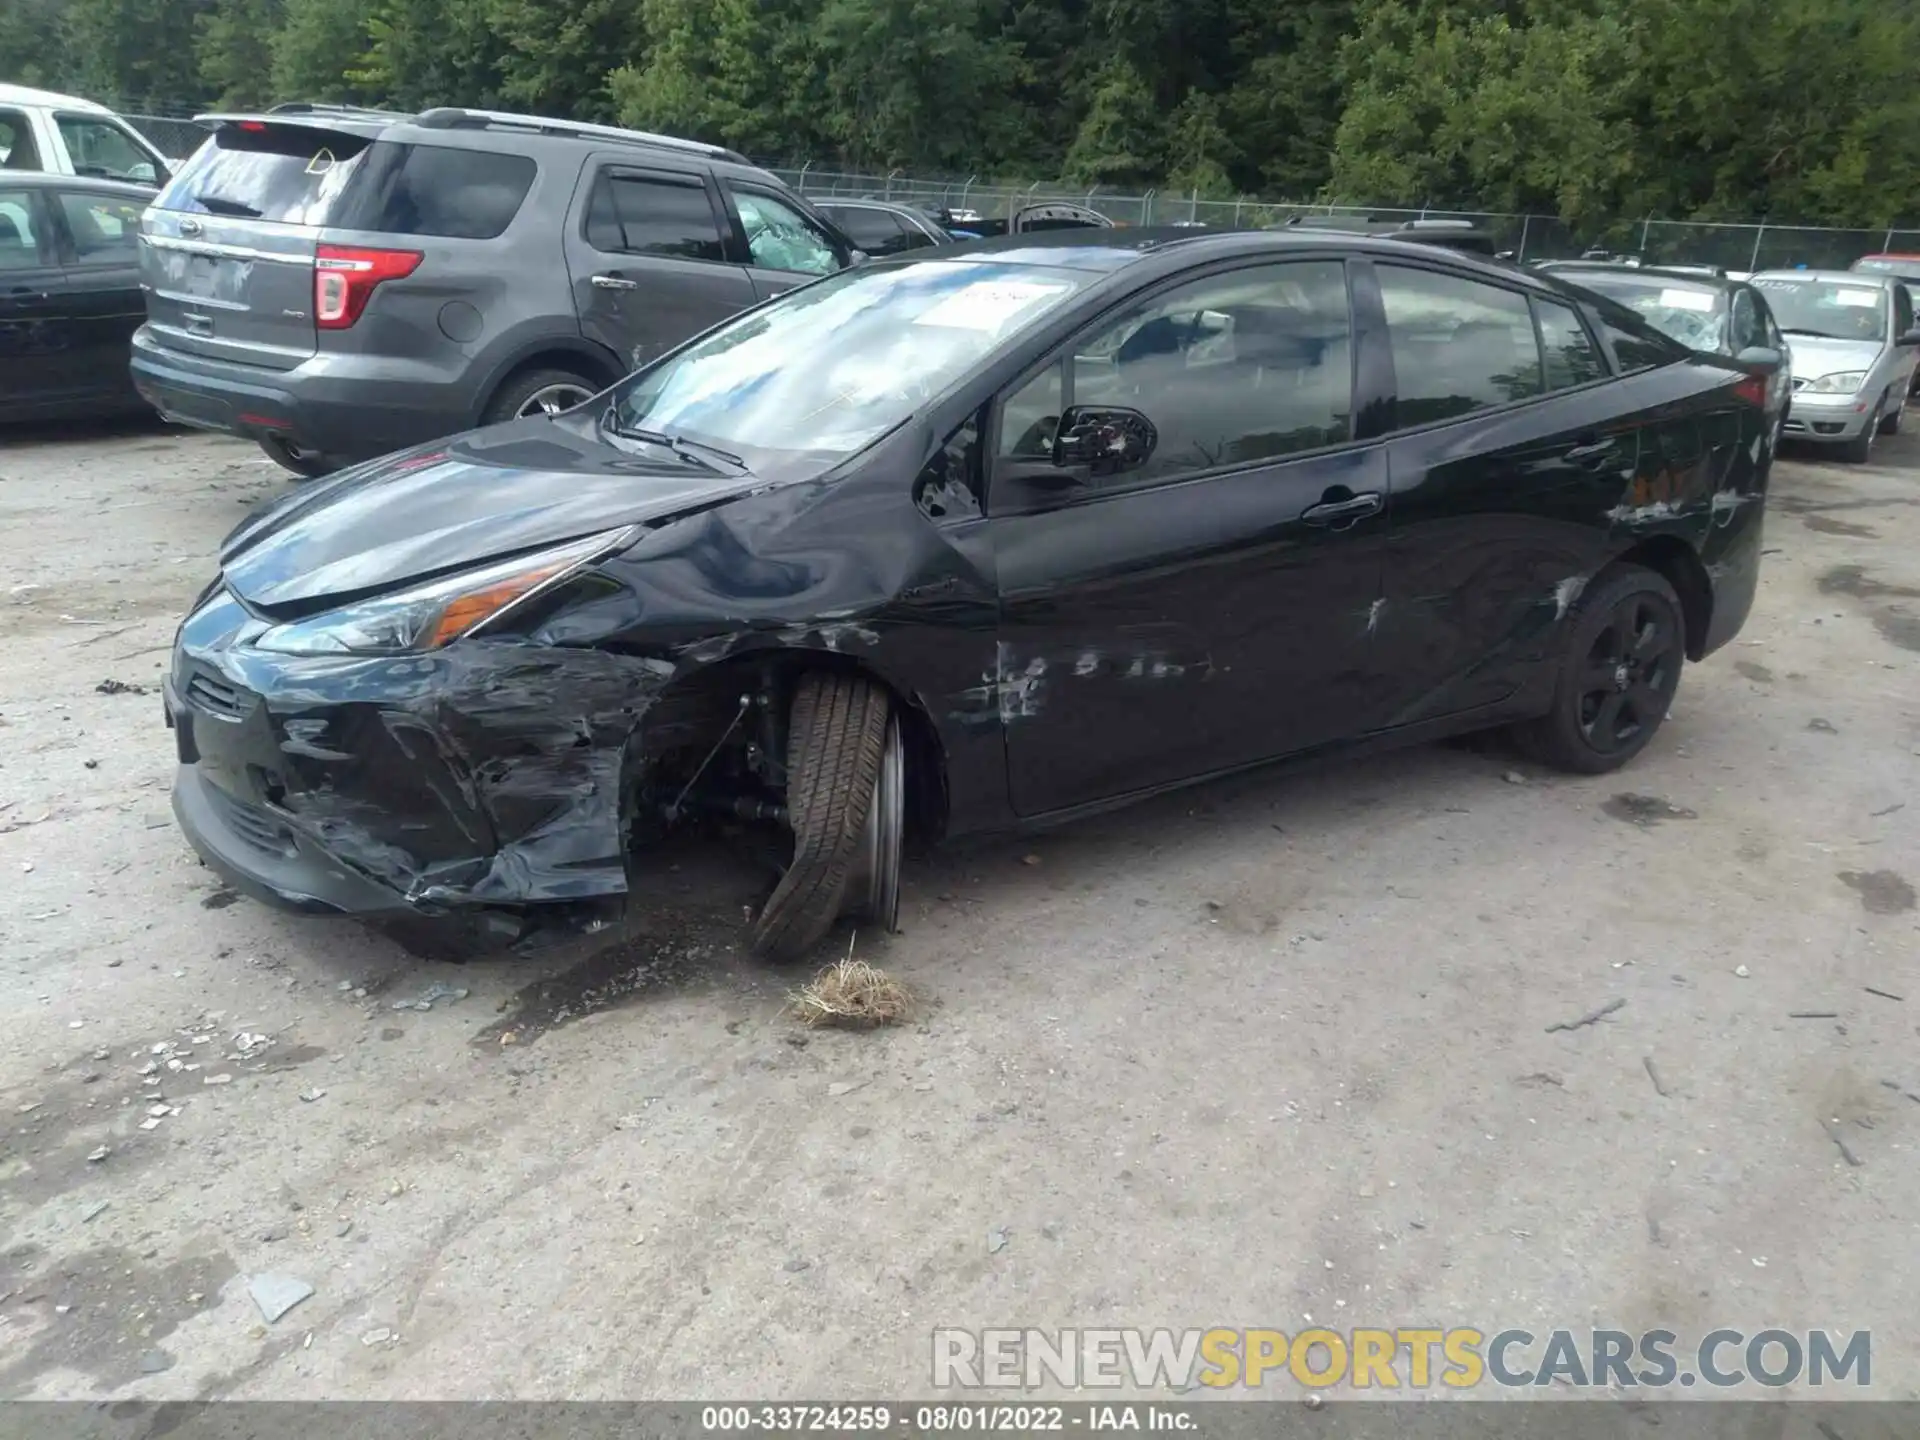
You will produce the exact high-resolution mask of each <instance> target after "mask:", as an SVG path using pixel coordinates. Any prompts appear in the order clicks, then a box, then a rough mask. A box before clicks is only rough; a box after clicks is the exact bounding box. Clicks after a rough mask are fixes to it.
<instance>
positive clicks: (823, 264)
mask: <svg viewBox="0 0 1920 1440" xmlns="http://www.w3.org/2000/svg"><path fill="white" fill-rule="evenodd" d="M733 203H734V204H735V205H736V206H737V207H738V208H739V210H740V224H741V225H742V226H743V227H744V228H745V230H746V232H747V250H748V252H749V253H750V254H751V255H752V256H753V263H754V264H755V265H758V266H759V267H760V268H761V269H763V270H796V271H798V272H799V273H801V274H803V275H827V274H831V273H832V272H833V271H835V270H838V269H839V268H840V250H839V247H838V246H836V245H835V244H834V243H833V241H832V240H831V239H829V238H828V237H827V233H826V231H824V230H822V229H821V228H820V227H819V226H818V225H816V224H814V223H813V221H811V220H809V219H808V218H807V217H806V216H805V215H802V214H801V213H800V212H799V211H798V210H796V209H794V208H793V207H792V206H791V205H789V204H787V203H786V202H785V201H783V200H776V199H775V198H774V197H773V196H771V195H764V194H761V193H759V192H757V191H752V190H734V191H733Z"/></svg>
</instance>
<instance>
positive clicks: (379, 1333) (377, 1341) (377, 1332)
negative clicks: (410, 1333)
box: [360, 1325, 393, 1345]
mask: <svg viewBox="0 0 1920 1440" xmlns="http://www.w3.org/2000/svg"><path fill="white" fill-rule="evenodd" d="M391 1339H393V1331H392V1330H390V1329H388V1328H387V1327H386V1326H385V1325H380V1326H376V1327H375V1328H374V1329H372V1330H369V1331H367V1333H366V1334H364V1335H362V1336H361V1337H360V1343H361V1344H362V1345H384V1344H386V1343H387V1342H388V1341H389V1340H391Z"/></svg>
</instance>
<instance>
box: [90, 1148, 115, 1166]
mask: <svg viewBox="0 0 1920 1440" xmlns="http://www.w3.org/2000/svg"><path fill="white" fill-rule="evenodd" d="M112 1153H113V1151H111V1150H109V1149H108V1148H107V1147H106V1146H104V1145H99V1146H96V1147H94V1148H93V1149H92V1150H89V1151H88V1152H87V1163H88V1164H91V1165H98V1164H99V1163H100V1162H101V1161H102V1160H104V1159H106V1158H107V1156H109V1155H111V1154H112Z"/></svg>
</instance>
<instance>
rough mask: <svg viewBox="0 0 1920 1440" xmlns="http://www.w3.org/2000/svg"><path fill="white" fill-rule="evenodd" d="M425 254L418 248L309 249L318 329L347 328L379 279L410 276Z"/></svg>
mask: <svg viewBox="0 0 1920 1440" xmlns="http://www.w3.org/2000/svg"><path fill="white" fill-rule="evenodd" d="M424 258H425V257H424V256H423V255H421V253H420V252H419V251H418V250H366V249H362V248H361V247H359V246H357V245H321V246H318V247H316V248H315V250H314V252H313V320H314V324H316V325H318V326H319V327H320V328H321V329H322V330H346V329H350V328H351V327H352V325H353V322H354V321H356V320H358V319H359V318H360V316H361V314H362V313H363V312H364V311H365V310H366V308H367V301H368V300H370V299H372V298H373V291H374V287H375V286H377V285H378V284H380V282H381V281H383V280H398V279H399V278H400V277H401V276H403V275H411V274H412V273H413V272H414V271H415V270H416V269H418V268H419V266H420V262H421V260H422V259H424Z"/></svg>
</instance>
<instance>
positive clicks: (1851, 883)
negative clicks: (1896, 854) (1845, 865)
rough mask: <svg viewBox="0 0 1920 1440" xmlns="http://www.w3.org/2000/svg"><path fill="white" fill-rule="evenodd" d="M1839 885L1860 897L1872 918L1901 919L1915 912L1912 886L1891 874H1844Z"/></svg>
mask: <svg viewBox="0 0 1920 1440" xmlns="http://www.w3.org/2000/svg"><path fill="white" fill-rule="evenodd" d="M1839 879H1840V883H1841V884H1842V885H1845V886H1846V887H1847V888H1848V889H1850V890H1852V891H1853V892H1854V893H1856V894H1857V895H1859V897H1860V908H1861V909H1862V910H1865V911H1866V912H1867V913H1868V914H1869V915H1899V914H1901V913H1903V912H1905V911H1908V910H1911V909H1913V908H1914V899H1915V897H1914V893H1913V886H1912V885H1910V884H1908V883H1907V880H1906V877H1905V876H1903V875H1900V874H1898V873H1896V872H1895V871H1892V870H1865V871H1862V870H1842V871H1841V872H1840V875H1839Z"/></svg>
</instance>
